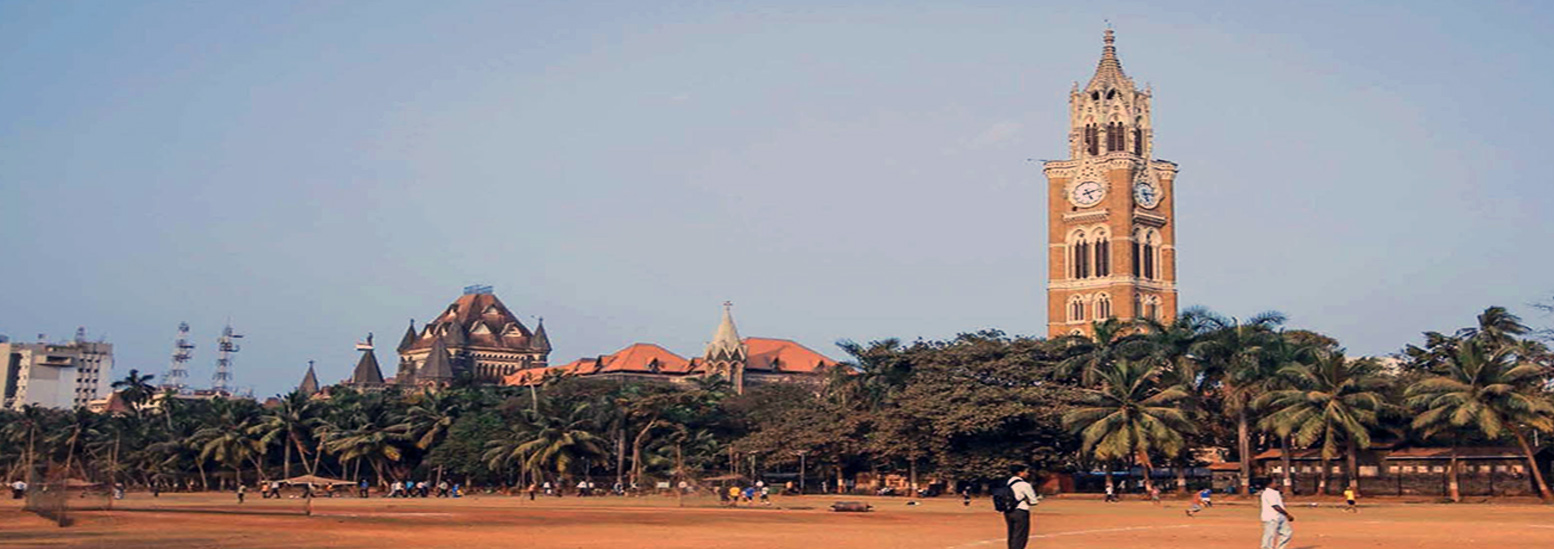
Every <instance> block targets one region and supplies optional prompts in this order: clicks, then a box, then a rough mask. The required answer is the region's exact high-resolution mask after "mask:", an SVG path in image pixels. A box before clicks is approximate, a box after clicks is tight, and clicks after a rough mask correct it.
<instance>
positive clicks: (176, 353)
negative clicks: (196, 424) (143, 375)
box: [162, 322, 194, 394]
mask: <svg viewBox="0 0 1554 549" xmlns="http://www.w3.org/2000/svg"><path fill="white" fill-rule="evenodd" d="M193 357H194V344H193V343H189V323H188V322H179V323H178V341H176V342H174V343H173V364H172V366H170V367H168V369H167V377H164V378H162V388H163V389H172V390H173V392H175V393H179V394H182V393H183V392H184V391H186V390H188V388H189V367H188V366H185V364H187V363H188V362H189V359H190V358H193Z"/></svg>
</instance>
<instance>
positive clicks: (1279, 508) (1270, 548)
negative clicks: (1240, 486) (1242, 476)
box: [1259, 484, 1295, 549]
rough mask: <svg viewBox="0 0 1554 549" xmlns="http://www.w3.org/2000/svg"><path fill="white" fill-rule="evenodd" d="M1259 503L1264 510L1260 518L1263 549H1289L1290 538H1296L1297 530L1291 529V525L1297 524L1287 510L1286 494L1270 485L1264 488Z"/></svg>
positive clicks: (1293, 516)
mask: <svg viewBox="0 0 1554 549" xmlns="http://www.w3.org/2000/svg"><path fill="white" fill-rule="evenodd" d="M1259 502H1260V504H1261V505H1260V506H1261V508H1262V512H1261V513H1260V515H1259V518H1260V519H1262V521H1263V543H1262V545H1261V547H1262V549H1285V548H1287V547H1289V546H1290V538H1293V537H1295V529H1294V528H1291V527H1290V523H1291V522H1295V515H1291V514H1290V512H1289V511H1287V510H1285V508H1284V494H1280V493H1279V489H1278V488H1274V487H1273V485H1272V484H1269V485H1268V486H1267V487H1264V488H1263V493H1262V495H1261V496H1259ZM1275 542H1277V543H1275Z"/></svg>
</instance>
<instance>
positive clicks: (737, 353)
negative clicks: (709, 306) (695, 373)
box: [702, 302, 745, 360]
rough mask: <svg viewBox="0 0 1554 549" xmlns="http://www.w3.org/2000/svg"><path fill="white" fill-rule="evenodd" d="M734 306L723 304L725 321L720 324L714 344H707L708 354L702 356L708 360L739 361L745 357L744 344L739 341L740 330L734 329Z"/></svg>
mask: <svg viewBox="0 0 1554 549" xmlns="http://www.w3.org/2000/svg"><path fill="white" fill-rule="evenodd" d="M733 306H734V304H732V303H728V302H724V303H723V320H722V321H721V322H719V323H718V330H717V331H716V332H713V334H712V343H708V344H707V352H706V353H703V355H702V356H705V357H706V358H707V359H708V360H738V359H739V358H743V357H744V356H745V345H744V342H743V341H740V340H739V330H738V329H736V328H734V313H733V310H732V309H733Z"/></svg>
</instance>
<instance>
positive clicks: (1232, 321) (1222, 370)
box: [1193, 312, 1285, 495]
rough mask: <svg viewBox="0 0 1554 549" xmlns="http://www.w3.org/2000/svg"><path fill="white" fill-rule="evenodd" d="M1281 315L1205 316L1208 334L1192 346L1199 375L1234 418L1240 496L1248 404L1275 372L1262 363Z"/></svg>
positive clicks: (1247, 456) (1245, 474) (1247, 454)
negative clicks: (1196, 358) (1197, 357)
mask: <svg viewBox="0 0 1554 549" xmlns="http://www.w3.org/2000/svg"><path fill="white" fill-rule="evenodd" d="M1284 320H1285V319H1284V315H1283V314H1281V313H1277V312H1266V313H1261V314H1258V315H1256V316H1253V317H1252V318H1249V319H1247V320H1246V321H1241V320H1238V319H1236V318H1225V317H1220V316H1217V315H1212V314H1206V315H1205V316H1204V322H1206V323H1207V325H1208V329H1209V330H1211V331H1210V333H1208V334H1206V335H1205V336H1204V338H1203V340H1201V341H1199V342H1198V343H1196V344H1195V345H1193V354H1194V355H1196V356H1199V357H1202V359H1203V360H1202V363H1201V364H1202V365H1203V367H1204V369H1203V372H1202V373H1201V375H1204V376H1206V377H1207V379H1210V380H1213V381H1212V383H1213V385H1214V388H1215V390H1216V391H1218V392H1220V393H1221V396H1222V398H1223V399H1224V402H1225V407H1226V408H1227V409H1228V410H1229V411H1230V412H1232V413H1234V414H1235V415H1236V446H1237V452H1238V454H1239V455H1240V456H1241V494H1242V495H1246V494H1250V493H1251V491H1252V486H1251V483H1252V434H1251V431H1250V429H1251V424H1252V422H1251V417H1250V414H1251V411H1252V410H1251V403H1252V400H1253V399H1254V398H1256V397H1257V395H1259V394H1262V392H1263V391H1264V390H1265V389H1266V388H1267V386H1268V385H1269V384H1270V383H1272V382H1273V381H1274V380H1275V379H1276V376H1275V373H1276V371H1277V368H1276V367H1274V366H1273V365H1272V364H1271V363H1270V361H1268V360H1267V359H1266V356H1265V355H1264V353H1265V348H1266V347H1267V346H1268V345H1269V344H1270V343H1272V342H1274V341H1276V340H1278V339H1279V337H1278V334H1276V333H1274V331H1273V330H1274V329H1275V328H1277V327H1278V326H1279V325H1281V324H1283V323H1284Z"/></svg>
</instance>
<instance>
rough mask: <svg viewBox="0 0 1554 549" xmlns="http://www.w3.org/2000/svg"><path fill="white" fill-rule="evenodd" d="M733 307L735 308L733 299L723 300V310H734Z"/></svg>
mask: <svg viewBox="0 0 1554 549" xmlns="http://www.w3.org/2000/svg"><path fill="white" fill-rule="evenodd" d="M733 309H734V302H732V301H724V302H723V310H725V311H729V310H733Z"/></svg>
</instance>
